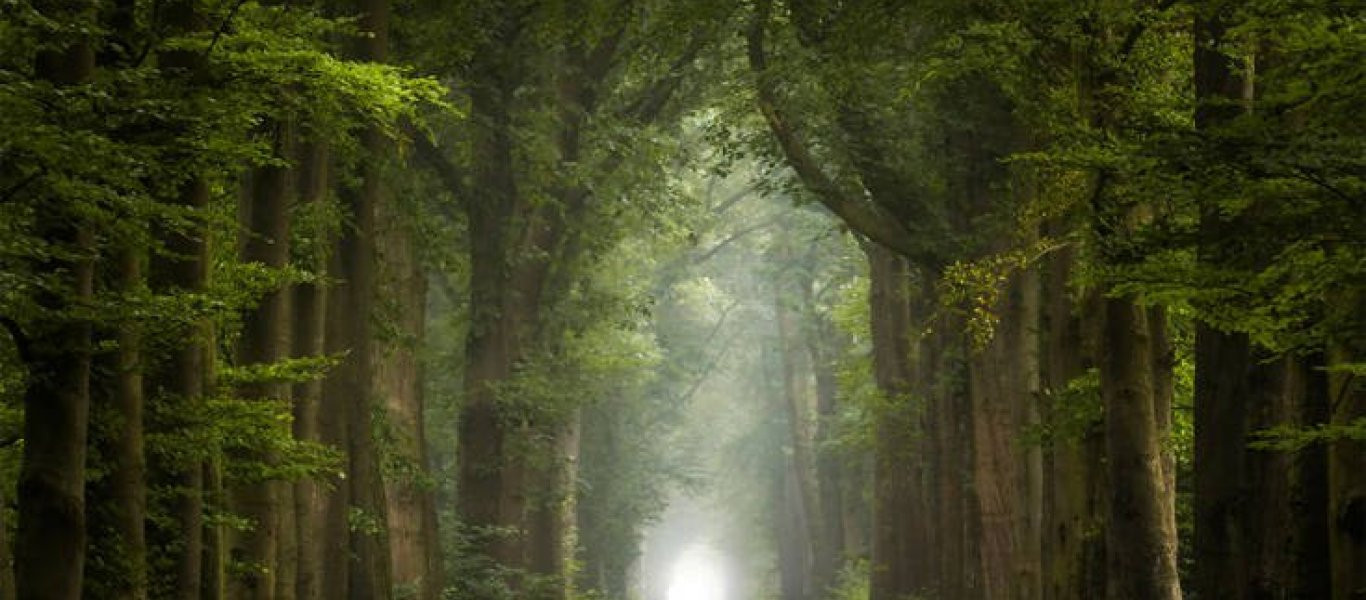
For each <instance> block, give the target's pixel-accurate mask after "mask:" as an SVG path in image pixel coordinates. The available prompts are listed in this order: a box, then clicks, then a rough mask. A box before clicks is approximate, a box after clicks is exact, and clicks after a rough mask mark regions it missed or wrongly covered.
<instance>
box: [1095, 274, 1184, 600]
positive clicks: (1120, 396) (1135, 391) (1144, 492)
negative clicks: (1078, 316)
mask: <svg viewBox="0 0 1366 600" xmlns="http://www.w3.org/2000/svg"><path fill="white" fill-rule="evenodd" d="M1103 306H1104V326H1103V328H1102V333H1101V344H1100V348H1101V362H1100V383H1101V397H1102V398H1103V400H1104V405H1105V437H1106V461H1107V463H1106V464H1107V472H1108V475H1109V483H1110V490H1109V495H1108V506H1107V521H1108V526H1107V528H1106V563H1107V577H1106V583H1107V593H1106V597H1107V598H1110V599H1111V600H1141V599H1149V600H1156V599H1170V600H1176V599H1179V598H1180V597H1181V589H1180V586H1179V582H1178V581H1177V571H1176V539H1175V537H1174V536H1173V535H1172V534H1173V533H1174V532H1171V531H1170V530H1169V529H1168V527H1167V524H1166V509H1165V508H1164V506H1165V503H1166V502H1168V501H1169V500H1168V499H1167V498H1166V497H1165V493H1166V492H1165V490H1166V480H1165V475H1164V469H1163V464H1162V463H1163V458H1162V446H1161V435H1160V433H1159V429H1158V418H1157V415H1155V414H1154V413H1155V406H1156V405H1157V401H1156V398H1157V396H1158V393H1157V391H1156V390H1155V382H1154V377H1153V374H1154V368H1153V340H1152V332H1151V330H1150V328H1149V323H1148V313H1147V311H1146V310H1145V309H1143V308H1142V307H1139V306H1136V305H1135V304H1133V303H1132V302H1130V301H1128V300H1125V299H1122V298H1107V299H1106V300H1105V301H1104V305H1103Z"/></svg>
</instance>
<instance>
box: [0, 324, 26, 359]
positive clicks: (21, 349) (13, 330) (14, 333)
mask: <svg viewBox="0 0 1366 600" xmlns="http://www.w3.org/2000/svg"><path fill="white" fill-rule="evenodd" d="M0 327H4V328H5V331H8V332H9V336H10V338H11V339H13V340H14V350H15V352H17V353H18V354H19V360H20V361H22V362H23V363H24V364H30V363H32V362H33V352H32V350H31V349H30V344H29V339H28V336H27V335H24V328H22V327H20V326H19V323H18V322H16V321H15V320H14V319H11V318H9V317H3V316H0Z"/></svg>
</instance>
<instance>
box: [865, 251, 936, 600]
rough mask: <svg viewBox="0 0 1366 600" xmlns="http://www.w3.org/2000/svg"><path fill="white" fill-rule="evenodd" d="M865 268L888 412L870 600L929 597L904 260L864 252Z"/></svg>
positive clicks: (880, 450) (879, 442) (880, 433)
mask: <svg viewBox="0 0 1366 600" xmlns="http://www.w3.org/2000/svg"><path fill="white" fill-rule="evenodd" d="M865 252H866V253H867V255H868V261H869V274H870V276H869V280H870V286H871V291H870V294H869V302H870V311H871V312H870V314H871V315H872V332H873V371H874V378H875V379H876V381H877V385H878V389H879V390H880V391H881V392H882V394H883V395H884V396H885V397H886V399H887V402H888V406H887V408H885V409H884V410H883V411H881V414H879V415H878V416H877V425H876V432H875V436H876V446H875V450H874V455H875V458H874V460H875V461H876V462H875V464H874V467H873V548H872V561H871V562H872V565H871V569H872V588H871V596H870V598H871V599H872V600H894V599H898V598H900V597H902V596H905V595H909V594H920V593H924V592H926V591H929V590H930V589H931V587H932V585H933V582H932V581H931V576H930V573H929V569H928V567H927V566H926V565H927V564H928V562H929V559H928V553H929V552H930V551H931V550H930V549H929V546H928V544H926V543H924V542H925V539H926V535H927V534H926V528H927V527H928V526H929V524H928V523H927V519H926V511H925V510H924V507H923V506H922V501H923V498H922V496H923V495H922V493H921V490H920V489H919V486H921V485H922V482H923V481H922V477H921V475H922V472H923V468H922V464H921V461H924V460H926V457H925V456H924V455H923V454H922V453H921V452H919V451H918V450H919V448H918V445H917V443H916V440H917V439H918V436H919V435H921V434H920V429H921V428H920V427H919V413H918V411H917V410H916V409H915V407H914V406H913V404H912V402H913V399H912V398H911V397H910V393H911V385H912V383H913V380H912V377H911V373H910V365H911V363H912V361H913V360H914V359H913V357H912V339H911V338H912V336H914V335H915V332H914V331H912V327H913V321H912V315H911V298H910V291H909V289H908V286H909V284H910V275H909V269H908V268H907V266H906V262H905V260H904V259H902V258H900V257H898V256H896V255H895V254H893V253H892V252H891V251H889V250H886V249H885V248H882V247H881V246H876V245H872V244H869V245H866V246H865Z"/></svg>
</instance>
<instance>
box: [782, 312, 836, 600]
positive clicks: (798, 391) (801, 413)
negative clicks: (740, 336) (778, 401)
mask: <svg viewBox="0 0 1366 600" xmlns="http://www.w3.org/2000/svg"><path fill="white" fill-rule="evenodd" d="M791 287H793V286H790V285H780V287H779V289H778V290H777V291H776V292H775V296H774V313H775V317H776V321H777V326H778V346H779V347H778V352H779V356H780V357H781V358H782V371H781V374H782V382H783V386H782V399H783V408H784V412H785V413H786V415H787V425H788V443H789V444H790V445H791V448H792V456H791V460H790V464H789V474H788V475H789V477H790V478H791V483H792V485H793V486H794V489H795V492H796V493H795V495H794V496H793V497H792V498H789V499H788V502H790V503H791V504H792V506H791V508H792V510H793V511H794V512H795V513H796V514H797V515H799V516H800V519H799V520H800V523H801V525H802V527H803V529H801V530H799V533H801V534H802V535H801V536H799V537H798V538H797V540H795V541H798V542H800V543H801V544H803V545H804V546H805V549H804V551H803V555H804V556H805V557H806V558H807V560H808V561H809V562H807V563H806V564H803V565H802V566H801V569H800V574H801V575H800V577H801V582H800V583H801V589H802V590H803V592H802V593H803V595H804V597H805V596H810V595H811V594H812V593H813V592H815V591H823V589H822V588H823V587H824V585H825V584H827V583H828V582H819V583H820V585H821V587H817V585H818V582H817V581H815V578H814V577H813V574H814V573H813V568H814V567H815V566H816V564H815V561H814V559H815V554H816V552H817V550H818V549H820V548H824V546H825V541H824V540H823V539H822V538H821V533H822V529H823V527H824V526H823V524H822V523H821V522H820V516H821V509H820V506H819V504H818V502H819V496H818V484H817V482H816V465H815V461H814V459H813V454H814V448H813V446H814V441H815V440H814V433H815V432H814V430H813V423H812V418H811V417H812V414H811V413H812V409H813V406H812V402H811V400H812V396H811V386H810V377H811V366H810V364H809V363H808V361H807V356H806V352H805V350H806V349H805V347H804V345H803V344H801V343H800V339H801V338H800V337H799V333H798V329H799V325H798V318H799V315H798V313H797V312H796V311H795V310H794V309H793V306H792V304H793V303H795V302H797V301H798V299H799V298H800V294H801V290H792V289H790V288H791ZM807 287H809V286H807ZM783 288H789V289H783Z"/></svg>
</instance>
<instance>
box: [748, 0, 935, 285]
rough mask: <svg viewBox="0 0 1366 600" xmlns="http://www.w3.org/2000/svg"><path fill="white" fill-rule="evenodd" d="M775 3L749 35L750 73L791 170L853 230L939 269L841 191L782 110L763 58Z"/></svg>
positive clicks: (906, 237)
mask: <svg viewBox="0 0 1366 600" xmlns="http://www.w3.org/2000/svg"><path fill="white" fill-rule="evenodd" d="M771 6H772V2H771V0H759V2H758V5H757V6H756V7H755V9H754V18H753V20H752V22H751V23H750V27H749V31H748V33H747V35H746V38H747V42H748V54H749V65H750V69H751V70H752V71H754V74H755V79H756V88H757V90H756V91H757V92H758V94H757V95H758V103H759V112H760V113H762V114H763V116H764V120H765V121H766V122H767V123H768V127H769V130H771V131H772V132H773V137H774V138H776V139H777V141H778V145H779V146H780V147H781V148H782V151H783V155H784V156H785V157H786V158H787V163H788V166H790V167H791V168H792V170H793V171H794V172H796V174H797V177H798V179H800V180H801V181H802V183H803V184H805V185H806V187H807V188H808V189H809V190H811V192H812V193H813V194H814V195H815V196H816V199H817V200H819V201H820V203H821V204H823V205H825V207H826V208H827V209H829V210H830V212H832V213H835V216H837V217H839V218H840V219H841V220H842V221H844V224H845V225H848V226H849V228H850V229H853V230H854V231H856V232H858V233H859V234H862V235H864V236H867V237H868V238H869V239H871V240H873V241H874V242H877V243H878V244H881V245H882V246H885V247H887V248H888V249H889V250H892V251H893V252H896V253H898V254H901V255H903V256H905V257H907V258H909V259H911V260H912V261H915V262H917V263H920V264H934V262H935V258H934V257H933V256H930V255H928V253H926V252H925V251H924V250H923V249H922V248H919V247H918V246H917V245H916V244H914V243H912V242H913V240H912V236H911V232H910V231H909V230H908V229H906V228H905V227H904V226H902V225H901V223H899V222H898V221H897V220H896V219H895V218H894V217H893V216H892V215H889V214H887V213H886V211H885V210H883V209H882V208H880V207H879V206H877V205H876V204H873V203H871V202H868V201H866V200H864V199H863V198H857V197H854V196H853V195H851V194H850V193H848V192H846V191H845V190H843V189H841V188H840V187H839V185H838V184H836V183H835V181H834V180H833V179H831V178H830V176H829V175H827V174H826V173H825V170H824V169H823V168H822V167H821V165H820V163H819V161H818V160H817V159H816V157H815V156H814V155H812V154H811V151H810V149H809V148H807V146H806V144H805V143H804V142H803V141H802V140H801V138H800V137H799V136H798V135H797V132H796V131H795V130H794V129H793V128H792V126H791V125H790V123H791V122H792V120H791V119H789V118H787V116H786V115H785V114H784V113H783V111H782V110H781V109H780V108H779V107H778V102H777V96H778V94H777V90H776V89H775V88H774V85H773V81H772V79H771V78H770V77H769V73H768V58H767V56H766V55H765V53H764V27H765V26H766V24H767V21H768V12H769V10H770V8H771Z"/></svg>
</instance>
